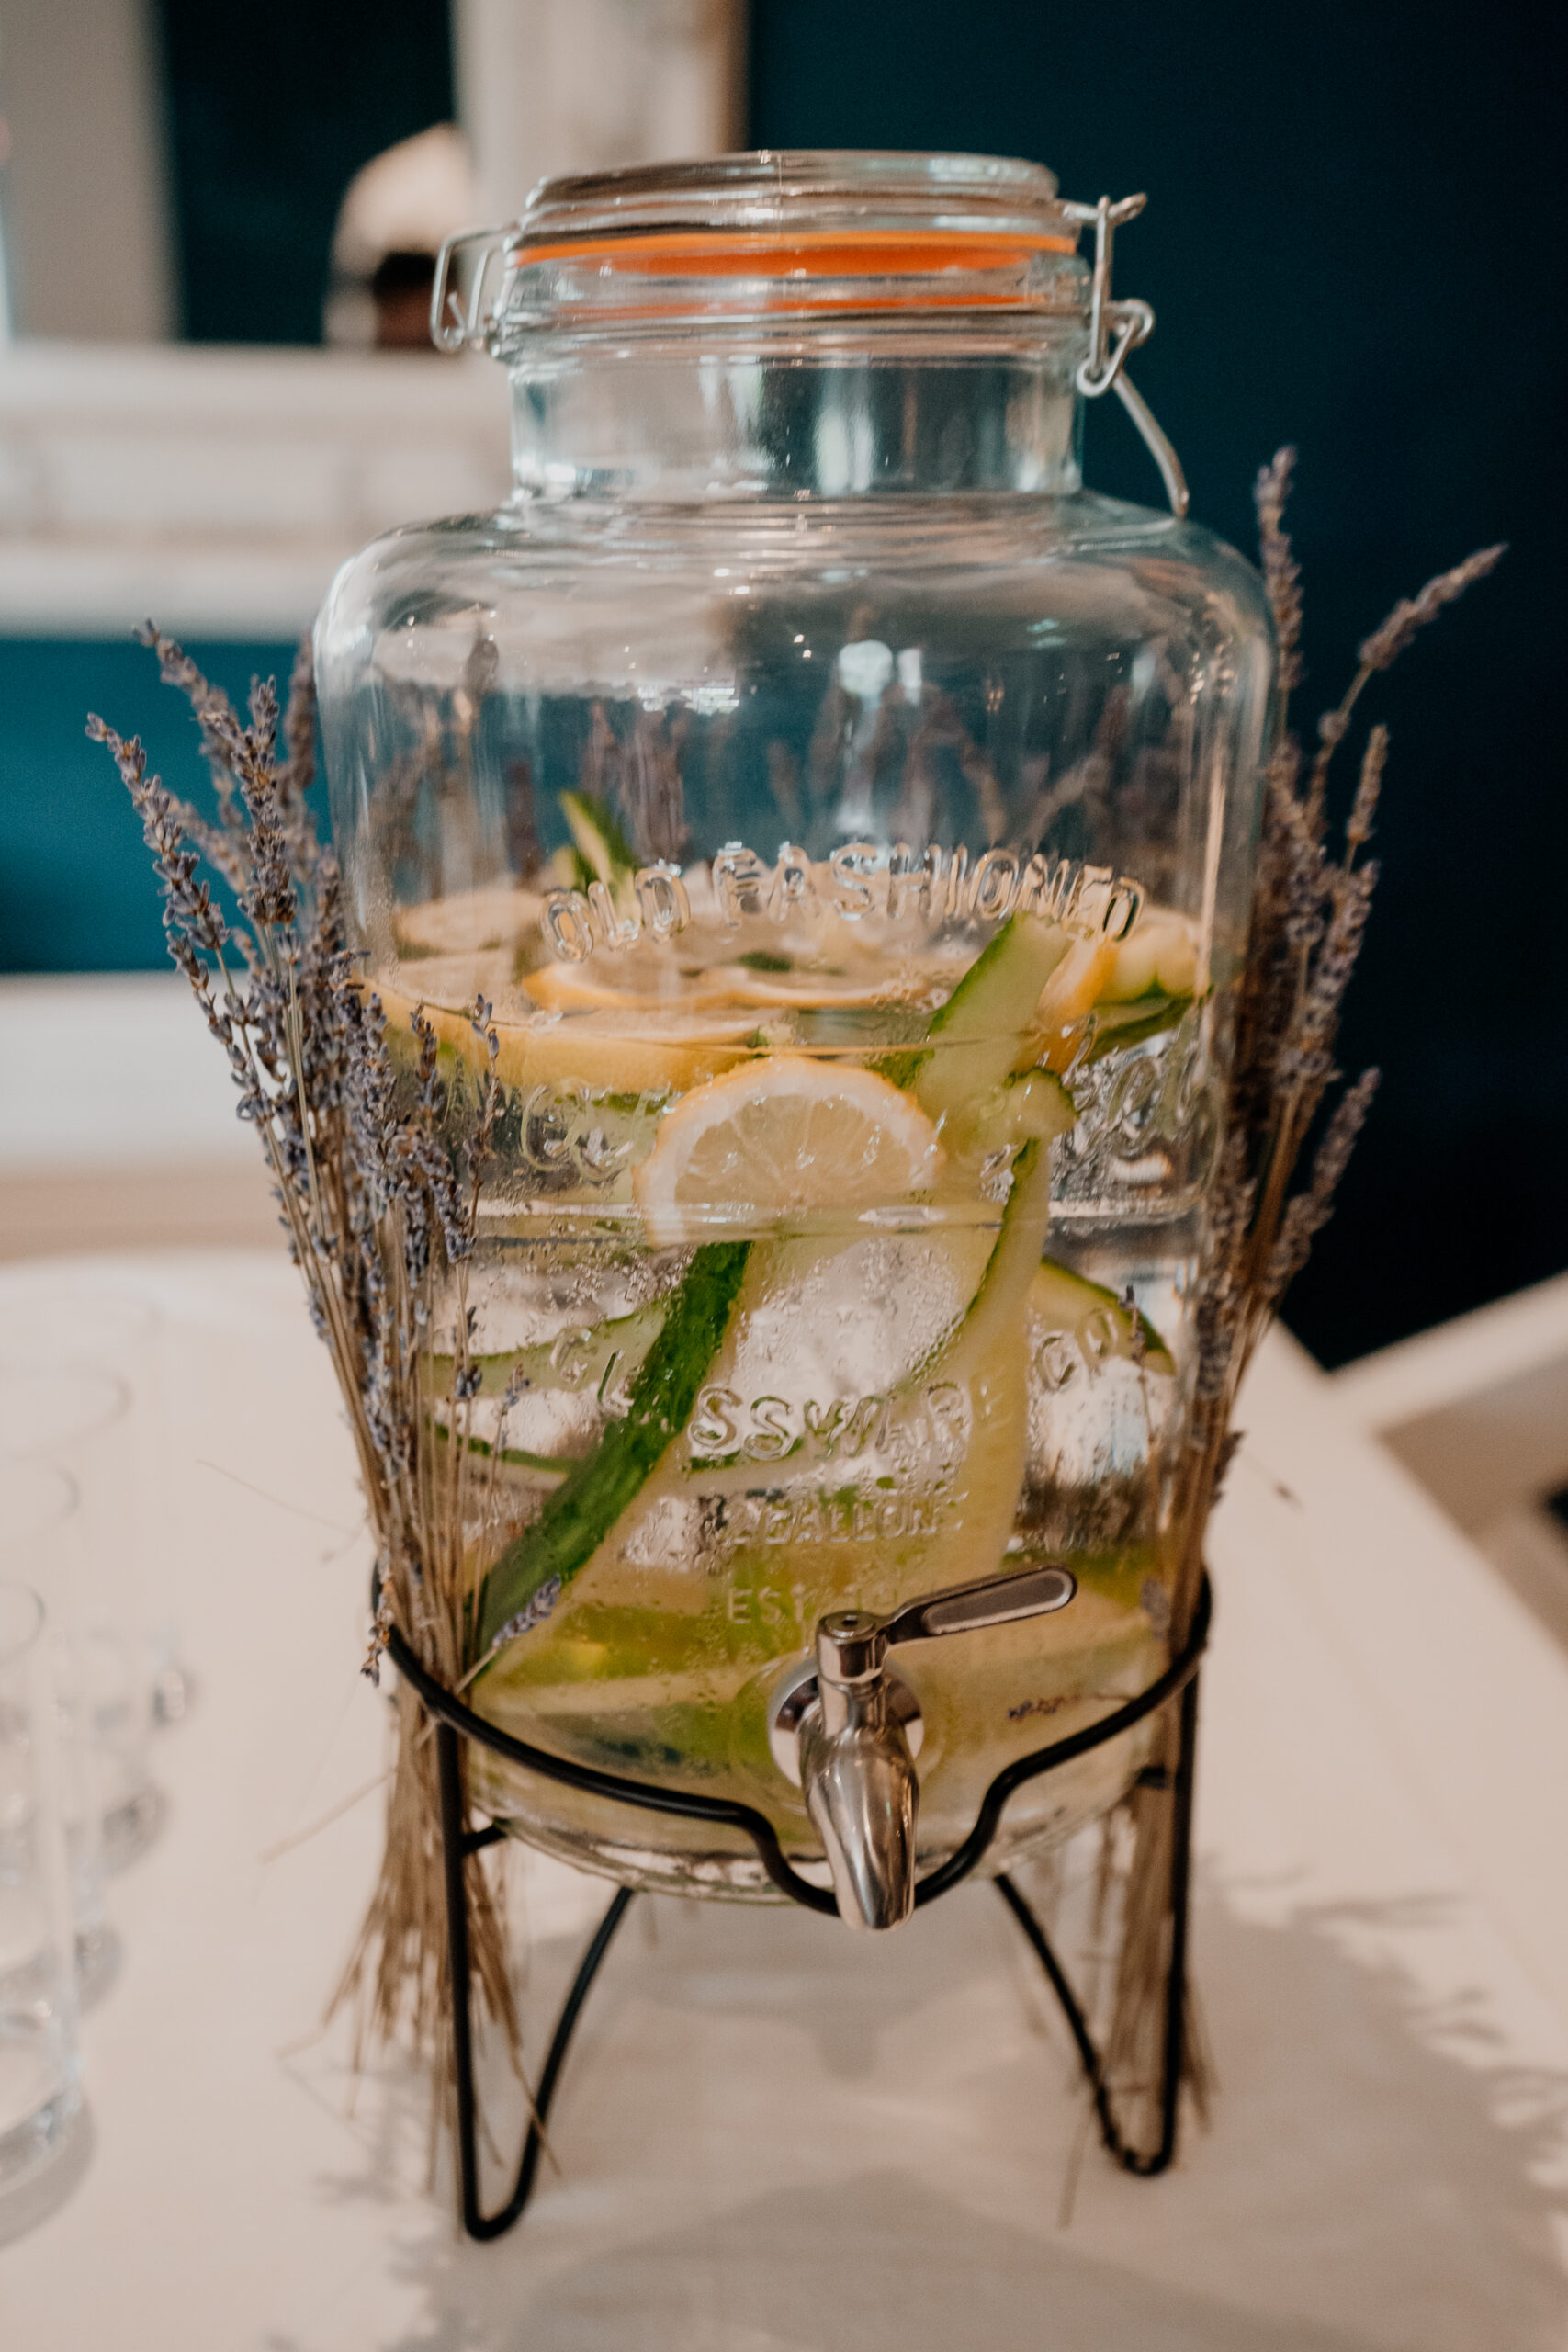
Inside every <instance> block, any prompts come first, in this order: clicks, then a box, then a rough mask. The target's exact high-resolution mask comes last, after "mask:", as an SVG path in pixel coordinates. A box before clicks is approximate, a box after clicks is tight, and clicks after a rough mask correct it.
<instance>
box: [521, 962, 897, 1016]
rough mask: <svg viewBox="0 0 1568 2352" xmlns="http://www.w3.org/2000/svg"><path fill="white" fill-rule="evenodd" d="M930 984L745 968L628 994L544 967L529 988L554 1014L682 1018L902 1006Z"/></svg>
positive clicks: (677, 975) (670, 973)
mask: <svg viewBox="0 0 1568 2352" xmlns="http://www.w3.org/2000/svg"><path fill="white" fill-rule="evenodd" d="M927 985H929V979H928V976H927V975H926V974H925V973H923V972H916V973H914V974H912V975H911V974H907V973H906V974H900V973H897V972H886V973H885V972H877V973H874V974H873V975H872V976H871V977H870V978H855V977H854V976H852V975H849V974H844V973H840V972H809V971H808V972H802V973H800V974H799V975H798V976H797V977H795V978H789V977H788V976H787V975H786V976H784V977H783V978H773V977H772V976H771V975H769V974H765V973H762V974H760V973H757V972H754V971H751V970H750V969H749V968H748V967H746V966H745V965H743V964H710V965H709V966H708V967H707V968H706V969H705V971H704V972H703V973H702V974H701V975H700V976H697V975H688V974H685V973H682V972H680V971H678V970H676V969H674V968H673V967H666V969H665V971H664V972H663V973H662V974H660V976H659V978H658V981H657V983H656V984H655V985H654V986H652V987H647V988H637V987H636V986H632V987H621V986H617V985H615V984H614V983H612V982H610V981H607V980H604V979H601V978H599V977H598V976H597V975H594V976H593V977H592V978H590V977H588V976H587V975H586V974H585V973H584V971H583V969H582V967H581V965H576V964H541V965H540V967H538V969H537V970H536V971H533V972H530V973H529V974H528V975H527V977H526V978H525V980H524V982H523V986H524V988H525V989H526V990H527V992H528V994H529V995H530V996H531V997H532V998H533V999H534V1001H535V1002H536V1004H542V1005H545V1006H547V1008H548V1009H549V1010H550V1011H551V1012H627V1013H631V1012H661V1011H665V1010H667V1009H669V1008H671V1007H673V1008H674V1009H676V1010H678V1011H680V1012H710V1011H713V1010H715V1009H716V1008H721V1007H722V1008H728V1007H734V1006H747V1005H755V1006H756V1007H757V1008H758V1009H759V1011H761V1012H817V1011H818V1010H820V1009H824V1008H828V1009H837V1008H839V1007H840V1006H849V1007H851V1008H858V1007H861V1006H869V1005H878V1004H896V1003H898V1002H900V1001H904V1000H906V999H907V998H908V997H909V996H911V995H912V994H914V993H915V992H916V991H917V990H918V989H919V988H920V987H922V986H927Z"/></svg>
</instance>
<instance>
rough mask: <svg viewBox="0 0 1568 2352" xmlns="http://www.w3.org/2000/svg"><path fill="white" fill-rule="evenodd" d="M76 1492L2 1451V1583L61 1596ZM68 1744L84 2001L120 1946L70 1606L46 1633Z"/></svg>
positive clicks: (64, 1792) (65, 1806)
mask: <svg viewBox="0 0 1568 2352" xmlns="http://www.w3.org/2000/svg"><path fill="white" fill-rule="evenodd" d="M78 1508H79V1501H78V1497H77V1493H76V1488H75V1486H74V1484H73V1481H72V1480H71V1479H70V1478H68V1477H67V1476H66V1475H65V1473H64V1471H63V1470H60V1469H57V1468H56V1467H55V1465H54V1464H53V1463H51V1462H29V1461H27V1460H25V1459H14V1458H12V1457H11V1456H9V1455H4V1454H0V1580H5V1581H7V1582H11V1583H17V1584H24V1585H32V1586H35V1587H38V1588H39V1589H42V1590H44V1591H50V1590H53V1589H62V1588H63V1587H64V1585H65V1584H66V1582H67V1581H68V1579H69V1575H70V1569H71V1564H72V1559H73V1554H74V1551H75V1547H76V1541H77V1537H78V1534H79V1532H80V1531H79V1528H78V1525H77V1519H76V1514H77V1510H78ZM47 1646H48V1650H49V1653H50V1658H51V1668H52V1671H53V1676H54V1691H55V1702H56V1708H57V1713H58V1723H59V1736H60V1744H61V1766H60V1786H61V1806H62V1815H63V1818H64V1824H65V1853H66V1861H67V1865H68V1868H69V1871H70V1877H71V1911H72V1917H73V1923H74V1928H75V1940H76V1983H77V1990H78V1992H79V1993H80V1995H81V1997H82V2000H83V2002H84V2003H90V2002H91V2001H93V2000H94V1999H96V1996H98V1995H99V1994H100V1993H102V1992H104V1991H105V1990H106V1989H107V1985H108V1984H109V1982H110V1980H111V1979H112V1977H113V1974H114V1971H115V1964H116V1961H117V1959H118V1942H117V1939H116V1938H115V1935H114V1932H113V1930H112V1928H110V1926H109V1924H108V1919H107V1915H106V1912H105V1908H104V1848H103V1805H102V1800H101V1797H100V1794H99V1787H98V1781H99V1775H98V1770H97V1767H96V1759H95V1757H94V1753H93V1724H92V1705H91V1695H90V1688H89V1680H88V1675H87V1671H86V1662H85V1658H84V1657H83V1654H82V1648H81V1645H80V1643H79V1642H77V1641H75V1640H73V1638H72V1636H71V1634H69V1633H68V1632H67V1631H66V1626H65V1619H64V1611H63V1608H57V1609H56V1610H55V1611H54V1612H53V1614H52V1617H51V1623H50V1626H49V1629H48V1636H47Z"/></svg>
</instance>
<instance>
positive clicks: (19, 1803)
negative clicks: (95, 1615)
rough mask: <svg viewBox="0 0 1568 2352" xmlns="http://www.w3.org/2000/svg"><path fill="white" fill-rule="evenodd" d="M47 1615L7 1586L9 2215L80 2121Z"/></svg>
mask: <svg viewBox="0 0 1568 2352" xmlns="http://www.w3.org/2000/svg"><path fill="white" fill-rule="evenodd" d="M46 1622H47V1621H46V1618H45V1614H44V1605H43V1602H42V1601H41V1600H39V1596H38V1594H37V1593H36V1592H34V1591H32V1590H31V1589H29V1588H28V1586H26V1585H22V1584H13V1583H11V1582H10V1581H8V1580H6V1581H4V1582H0V2215H3V2211H4V2204H5V2201H6V2199H8V2197H9V2195H10V2193H11V2192H12V2191H14V2190H15V2189H17V2188H18V2187H19V2186H20V2185H21V2184H22V2183H23V2182H24V2181H25V2180H28V2178H30V2177H32V2176H33V2175H34V2174H35V2173H36V2172H37V2171H38V2169H39V2166H40V2165H43V2164H45V2163H46V2162H47V2161H48V2160H49V2159H50V2158H51V2156H53V2155H55V2154H58V2153H59V2152H60V2151H61V2150H62V2148H63V2146H64V2144H65V2143H66V2142H67V2141H68V2139H69V2138H70V2137H71V2135H72V2133H73V2129H74V2127H75V2125H76V2123H77V2120H78V2119H79V2117H80V2115H81V2112H82V2086H81V2068H80V2062H79V2059H78V2055H77V2046H76V1976H75V1969H74V1967H73V1962H72V1923H71V1888H70V1873H69V1867H68V1863H67V1860H66V1846H65V1822H64V1806H63V1802H62V1798H63V1790H62V1770H61V1755H60V1739H59V1724H58V1720H57V1718H58V1708H57V1705H56V1695H55V1679H54V1669H53V1663H52V1659H51V1651H50V1645H49V1640H48V1636H47V1633H46Z"/></svg>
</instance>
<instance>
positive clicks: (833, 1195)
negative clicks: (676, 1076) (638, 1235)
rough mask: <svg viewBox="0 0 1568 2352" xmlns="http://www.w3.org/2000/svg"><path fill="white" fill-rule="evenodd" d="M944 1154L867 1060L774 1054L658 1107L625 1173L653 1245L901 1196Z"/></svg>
mask: <svg viewBox="0 0 1568 2352" xmlns="http://www.w3.org/2000/svg"><path fill="white" fill-rule="evenodd" d="M941 1165H942V1147H941V1145H940V1144H939V1143H938V1142H937V1137H936V1129H935V1127H934V1126H933V1125H931V1121H930V1119H928V1118H927V1116H926V1114H925V1113H924V1112H923V1111H922V1110H921V1109H920V1108H919V1104H918V1103H914V1102H913V1101H911V1099H910V1097H909V1096H908V1094H905V1093H903V1092H901V1091H899V1089H898V1088H897V1087H896V1086H890V1085H889V1084H888V1082H887V1080H886V1079H885V1078H878V1077H877V1076H876V1074H875V1072H874V1071H873V1070H868V1069H855V1068H854V1067H852V1066H845V1067H842V1068H834V1069H829V1068H826V1067H824V1066H823V1064H821V1063H820V1062H814V1061H810V1060H808V1059H807V1057H806V1056H805V1055H803V1054H774V1055H773V1056H772V1057H770V1058H769V1059H768V1060H766V1061H765V1062H761V1063H757V1064H753V1065H752V1066H751V1067H750V1068H748V1069H738V1070H731V1071H729V1072H728V1073H727V1075H726V1076H724V1077H723V1078H716V1079H714V1080H711V1081H710V1082H709V1083H708V1084H707V1085H706V1086H702V1087H698V1088H696V1089H695V1090H694V1091H693V1092H692V1093H690V1094H688V1095H687V1096H686V1097H685V1098H684V1100H683V1101H682V1102H681V1103H677V1104H676V1106H675V1107H674V1109H673V1110H671V1111H667V1112H666V1113H665V1114H664V1116H663V1118H662V1119H661V1120H660V1125H659V1140H658V1142H657V1143H656V1144H655V1146H654V1148H653V1149H652V1151H651V1152H649V1156H648V1158H647V1159H645V1160H644V1161H643V1162H642V1164H641V1166H640V1167H639V1168H638V1169H637V1171H636V1174H635V1175H634V1177H633V1179H632V1182H633V1188H634V1190H635V1192H636V1194H637V1206H638V1208H639V1209H640V1210H641V1212H642V1216H643V1220H644V1223H645V1224H646V1226H647V1227H648V1233H649V1239H650V1240H652V1241H653V1242H655V1243H657V1244H660V1245H661V1246H663V1245H667V1244H670V1243H672V1242H678V1241H683V1240H688V1239H691V1238H693V1237H694V1235H695V1234H696V1233H698V1232H700V1231H701V1230H702V1229H703V1228H704V1227H710V1228H711V1227H714V1226H716V1225H729V1224H732V1223H735V1222H742V1221H744V1222H750V1221H751V1220H752V1219H771V1218H773V1217H779V1216H790V1215H794V1214H797V1213H799V1212H800V1211H802V1210H807V1209H838V1210H848V1211H854V1210H856V1209H863V1208H870V1207H873V1206H874V1205H876V1204H881V1203H884V1202H895V1201H899V1200H903V1199H905V1198H906V1197H907V1196H908V1194H909V1193H915V1192H919V1191H921V1190H923V1189H924V1188H925V1187H926V1186H928V1185H930V1184H931V1182H933V1181H934V1179H935V1177H936V1174H937V1172H938V1170H939V1169H940V1168H941Z"/></svg>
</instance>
